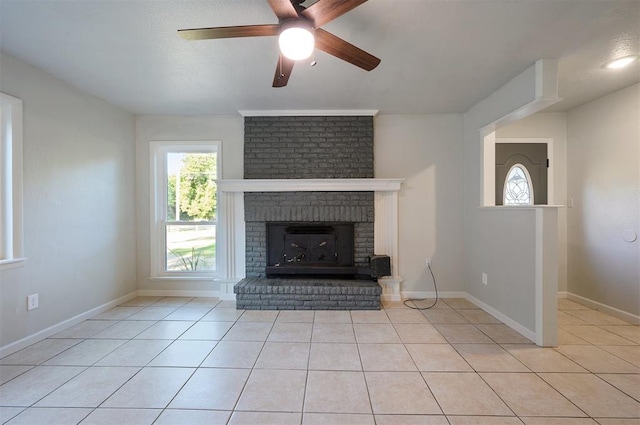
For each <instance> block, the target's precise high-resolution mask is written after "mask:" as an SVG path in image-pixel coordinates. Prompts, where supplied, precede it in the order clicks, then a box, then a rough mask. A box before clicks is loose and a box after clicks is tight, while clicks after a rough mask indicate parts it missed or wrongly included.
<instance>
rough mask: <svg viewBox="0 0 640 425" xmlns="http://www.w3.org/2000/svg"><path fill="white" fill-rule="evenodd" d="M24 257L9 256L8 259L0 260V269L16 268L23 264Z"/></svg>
mask: <svg viewBox="0 0 640 425" xmlns="http://www.w3.org/2000/svg"><path fill="white" fill-rule="evenodd" d="M26 261H27V259H26V258H11V259H9V260H0V271H2V270H11V269H17V268H20V267H22V266H24V263H25V262H26Z"/></svg>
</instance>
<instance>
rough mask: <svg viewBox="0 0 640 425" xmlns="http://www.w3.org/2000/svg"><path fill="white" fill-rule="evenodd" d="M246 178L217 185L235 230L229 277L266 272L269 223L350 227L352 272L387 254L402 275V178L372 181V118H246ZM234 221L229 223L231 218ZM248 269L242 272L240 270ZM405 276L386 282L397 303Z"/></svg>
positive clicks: (227, 238)
mask: <svg viewBox="0 0 640 425" xmlns="http://www.w3.org/2000/svg"><path fill="white" fill-rule="evenodd" d="M244 157H245V161H244V166H245V169H244V174H245V179H244V180H235V181H233V180H227V181H222V182H220V186H219V189H220V192H221V200H222V204H223V205H224V207H223V209H222V210H221V214H226V215H227V216H228V219H229V218H231V217H230V216H233V219H232V220H230V221H231V223H232V225H233V227H234V228H235V229H234V231H232V232H230V233H229V234H228V235H226V236H225V237H224V238H223V239H225V240H224V241H222V242H224V243H226V244H227V246H229V247H230V248H232V251H233V252H232V253H230V255H229V258H228V259H227V270H228V274H229V276H227V277H228V278H231V279H234V278H236V279H237V278H240V277H246V278H263V277H265V276H266V275H267V270H266V267H267V224H268V223H274V222H279V223H293V222H295V223H297V224H299V225H304V224H305V223H307V224H310V223H314V224H317V225H321V226H322V225H323V223H324V224H326V223H348V224H349V225H351V226H353V229H354V230H353V236H354V241H353V246H354V248H353V263H354V264H353V268H354V270H357V271H360V272H364V273H366V272H367V270H368V268H369V262H368V259H369V256H371V255H373V254H386V255H390V256H391V258H392V272H394V271H395V270H397V191H398V190H399V188H400V184H401V180H398V179H386V180H382V179H375V178H373V117H372V116H313V117H309V116H293V117H291V116H288V117H282V116H278V117H263V116H261V117H247V116H246V117H245V155H244ZM228 221H229V220H228ZM243 265H244V270H241V268H242V266H243ZM400 281H401V278H399V277H398V276H392V277H389V278H385V279H382V280H381V286H382V287H383V289H384V293H383V298H387V299H399V284H400Z"/></svg>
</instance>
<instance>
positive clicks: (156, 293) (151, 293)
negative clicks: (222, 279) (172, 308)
mask: <svg viewBox="0 0 640 425" xmlns="http://www.w3.org/2000/svg"><path fill="white" fill-rule="evenodd" d="M138 296H139V297H193V298H220V292H219V291H191V290H183V289H140V290H138Z"/></svg>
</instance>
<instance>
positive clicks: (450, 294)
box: [402, 291, 467, 300]
mask: <svg viewBox="0 0 640 425" xmlns="http://www.w3.org/2000/svg"><path fill="white" fill-rule="evenodd" d="M435 297H436V293H435V291H412V292H411V291H407V292H403V293H402V299H403V300H406V299H408V298H411V299H416V300H420V299H423V298H432V299H433V298H435ZM438 297H439V298H466V297H467V293H466V292H464V291H445V292H440V291H438Z"/></svg>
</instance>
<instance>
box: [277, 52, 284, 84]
mask: <svg viewBox="0 0 640 425" xmlns="http://www.w3.org/2000/svg"><path fill="white" fill-rule="evenodd" d="M278 72H279V74H280V76H279V77H278V79H282V78H284V73H283V72H282V55H280V56H279V57H278Z"/></svg>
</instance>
